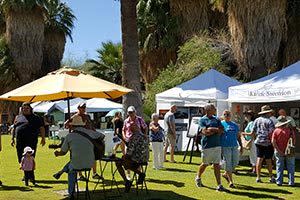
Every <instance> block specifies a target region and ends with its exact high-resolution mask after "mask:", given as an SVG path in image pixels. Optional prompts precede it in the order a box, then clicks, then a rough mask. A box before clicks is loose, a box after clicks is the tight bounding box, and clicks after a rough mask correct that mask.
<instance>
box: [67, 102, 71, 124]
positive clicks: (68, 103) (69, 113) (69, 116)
mask: <svg viewBox="0 0 300 200" xmlns="http://www.w3.org/2000/svg"><path fill="white" fill-rule="evenodd" d="M67 105H68V118H69V119H71V111H70V98H67Z"/></svg>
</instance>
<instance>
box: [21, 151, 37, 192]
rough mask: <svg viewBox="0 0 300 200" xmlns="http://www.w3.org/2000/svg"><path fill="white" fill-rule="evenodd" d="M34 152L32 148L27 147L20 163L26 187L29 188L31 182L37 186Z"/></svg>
mask: <svg viewBox="0 0 300 200" xmlns="http://www.w3.org/2000/svg"><path fill="white" fill-rule="evenodd" d="M33 153H34V150H32V149H31V148H30V147H25V148H24V152H23V157H22V159H21V163H20V169H22V170H23V171H24V180H25V185H26V186H28V181H29V180H31V182H32V184H33V185H35V178H34V170H35V161H34V157H33Z"/></svg>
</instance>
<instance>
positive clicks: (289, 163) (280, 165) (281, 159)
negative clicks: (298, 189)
mask: <svg viewBox="0 0 300 200" xmlns="http://www.w3.org/2000/svg"><path fill="white" fill-rule="evenodd" d="M275 158H276V173H277V178H276V183H277V184H280V185H281V184H282V183H283V170H284V164H285V162H286V168H287V171H288V177H289V185H294V184H295V182H294V179H295V157H287V156H281V155H279V153H278V152H277V151H275Z"/></svg>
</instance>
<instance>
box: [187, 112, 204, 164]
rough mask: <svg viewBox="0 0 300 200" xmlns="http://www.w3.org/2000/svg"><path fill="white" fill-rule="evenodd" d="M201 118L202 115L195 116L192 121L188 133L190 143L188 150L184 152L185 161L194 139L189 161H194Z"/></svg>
mask: <svg viewBox="0 0 300 200" xmlns="http://www.w3.org/2000/svg"><path fill="white" fill-rule="evenodd" d="M199 119H200V117H193V118H192V120H191V122H190V128H189V131H188V133H187V137H188V138H189V142H188V145H187V147H186V150H185V152H184V156H183V162H184V161H185V158H186V156H187V154H188V150H189V147H190V143H191V141H192V150H191V154H190V162H189V163H192V159H193V153H194V147H195V146H196V145H195V141H196V137H197V134H198V127H199V125H198V121H199Z"/></svg>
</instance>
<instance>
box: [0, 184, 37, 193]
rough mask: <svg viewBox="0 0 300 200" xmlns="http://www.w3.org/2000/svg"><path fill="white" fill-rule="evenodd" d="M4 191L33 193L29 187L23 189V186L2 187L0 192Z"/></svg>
mask: <svg viewBox="0 0 300 200" xmlns="http://www.w3.org/2000/svg"><path fill="white" fill-rule="evenodd" d="M1 190H5V191H12V190H18V191H21V192H30V191H33V189H31V188H29V187H24V186H8V185H2V186H1V187H0V191H1Z"/></svg>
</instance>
